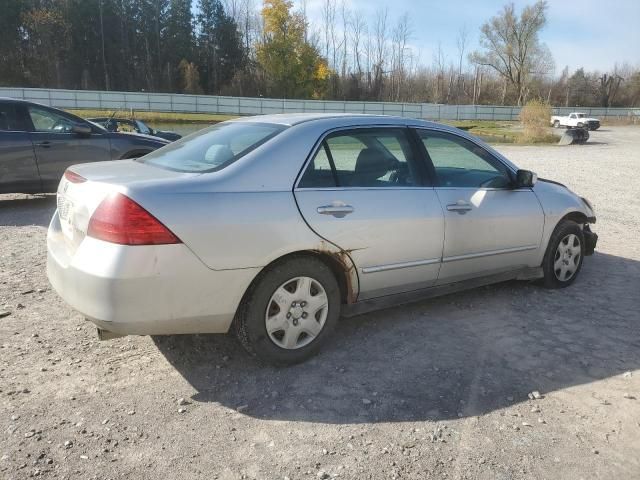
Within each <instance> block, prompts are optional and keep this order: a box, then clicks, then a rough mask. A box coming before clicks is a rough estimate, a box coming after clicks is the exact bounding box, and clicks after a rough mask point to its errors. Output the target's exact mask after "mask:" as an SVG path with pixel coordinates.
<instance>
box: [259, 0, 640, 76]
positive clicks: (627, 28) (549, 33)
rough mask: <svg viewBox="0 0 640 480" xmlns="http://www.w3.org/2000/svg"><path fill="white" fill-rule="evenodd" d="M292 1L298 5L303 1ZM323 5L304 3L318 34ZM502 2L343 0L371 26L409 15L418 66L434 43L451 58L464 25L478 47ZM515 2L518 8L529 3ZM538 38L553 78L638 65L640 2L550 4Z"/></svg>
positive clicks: (558, 0)
mask: <svg viewBox="0 0 640 480" xmlns="http://www.w3.org/2000/svg"><path fill="white" fill-rule="evenodd" d="M257 2H260V0H257ZM294 3H295V4H296V5H297V6H300V5H301V0H294ZM323 3H324V0H307V14H308V16H309V18H310V20H311V22H312V23H314V24H315V25H314V26H315V27H316V28H317V29H318V30H320V26H321V23H320V22H321V19H322V4H323ZM338 3H339V2H338ZM506 3H507V2H505V1H504V0H466V1H464V0H413V1H412V0H393V1H391V0H350V1H347V5H348V8H349V9H350V10H352V11H358V12H361V13H362V14H363V15H364V17H365V18H366V20H367V23H368V24H369V25H372V24H373V18H374V17H375V12H376V10H377V9H379V8H384V7H388V9H389V23H390V24H391V25H394V24H395V22H396V21H397V19H398V17H399V16H400V15H402V14H403V13H404V12H408V13H409V16H410V18H411V30H412V41H411V44H412V47H413V49H414V50H416V51H417V53H419V55H420V59H421V63H431V62H432V59H433V54H434V52H436V51H437V48H438V42H441V44H442V49H443V51H444V53H445V54H446V55H447V57H448V60H453V58H454V57H455V56H456V51H457V50H456V36H457V34H458V31H459V30H460V28H461V27H462V26H463V25H466V28H467V29H468V31H469V42H470V50H473V49H475V48H477V46H478V37H479V32H480V26H481V25H482V23H483V22H485V21H486V20H488V19H489V18H490V17H492V16H494V15H495V14H497V13H498V12H499V11H500V10H501V9H502V7H503V5H505V4H506ZM513 3H515V5H516V8H517V9H518V10H520V9H521V8H522V6H523V5H527V4H531V3H533V0H530V1H520V0H515V1H514V2H513ZM316 22H317V23H316ZM541 39H542V41H543V42H545V43H546V44H547V45H548V46H549V48H550V49H551V52H552V53H553V57H554V60H555V63H556V73H557V74H559V73H560V72H561V71H562V69H563V68H564V66H565V65H568V66H569V68H570V70H572V71H573V70H575V69H576V68H579V67H585V68H586V69H599V70H609V69H611V68H613V65H614V64H615V63H616V62H618V63H623V62H628V63H630V64H632V65H640V0H549V11H548V22H547V26H546V28H545V29H544V31H543V32H542V34H541Z"/></svg>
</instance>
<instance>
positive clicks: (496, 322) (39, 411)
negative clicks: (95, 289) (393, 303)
mask: <svg viewBox="0 0 640 480" xmlns="http://www.w3.org/2000/svg"><path fill="white" fill-rule="evenodd" d="M499 149H500V150H501V151H503V152H504V153H505V154H506V155H507V156H508V157H510V158H511V159H513V160H514V161H515V162H516V163H518V164H519V165H520V166H521V167H524V168H530V169H533V170H535V171H537V172H538V174H539V176H540V177H543V178H544V177H546V178H552V179H555V180H558V181H560V182H563V183H566V184H567V185H568V186H569V187H570V188H572V189H574V190H575V191H577V192H579V193H580V194H582V195H584V196H585V197H587V198H589V199H590V200H591V201H592V203H593V204H594V205H595V208H596V212H597V215H598V223H597V225H596V226H595V228H594V230H595V231H596V232H597V233H598V234H599V235H600V243H599V245H598V251H597V253H596V255H595V256H594V257H590V258H587V260H586V262H585V266H584V268H583V270H582V273H581V276H580V278H579V279H578V280H577V282H576V283H575V285H574V286H573V287H571V288H569V289H566V290H562V291H548V290H543V289H541V288H538V287H536V286H534V285H531V284H528V283H518V282H510V283H504V284H501V285H497V286H492V287H486V288H482V289H479V290H475V291H470V292H467V293H463V294H456V295H452V296H448V297H444V298H440V299H436V300H430V301H424V302H421V303H416V304H413V305H410V306H405V307H402V308H396V309H391V310H386V311H381V312H377V313H374V314H368V315H364V316H361V317H356V318H352V319H348V320H343V321H342V322H341V324H340V325H339V327H338V328H337V331H336V336H335V341H334V342H333V344H332V345H331V346H329V348H326V349H325V350H324V351H323V352H322V354H321V355H320V356H318V357H316V358H314V359H313V360H311V361H309V362H307V363H305V364H303V365H299V366H295V367H291V368H286V369H275V368H271V367H264V366H260V365H258V364H257V363H255V362H254V361H253V360H251V359H250V358H248V357H247V356H246V355H245V353H244V352H243V351H242V350H241V348H240V346H239V344H238V343H237V342H236V341H235V340H234V339H233V338H232V337H227V336H213V335H194V336H174V337H163V338H150V337H128V338H123V339H117V340H113V341H108V342H99V341H98V340H97V338H96V335H95V329H94V328H93V327H92V326H91V324H88V323H85V322H84V321H83V319H82V318H81V317H80V315H78V314H77V313H75V312H73V311H71V310H70V309H69V308H68V307H67V306H66V305H65V304H64V303H63V302H62V301H61V300H60V299H59V298H58V297H57V296H56V294H55V292H53V291H52V290H51V289H50V288H49V286H48V283H47V279H46V275H45V254H46V251H45V234H46V225H47V223H48V220H49V218H50V216H51V214H52V213H53V210H54V208H55V199H54V198H53V197H52V196H46V197H28V198H27V197H24V196H3V197H0V311H2V310H5V311H8V312H10V314H9V315H8V316H6V317H4V318H0V405H1V407H2V408H1V410H0V412H1V413H0V455H1V457H2V458H1V459H0V477H1V478H3V479H4V478H6V479H14V478H15V479H18V478H28V477H32V476H42V477H45V478H74V479H75V478H82V479H89V478H98V479H107V478H113V479H115V478H130V479H152V478H158V479H164V478H167V479H182V478H185V479H191V478H203V479H208V480H210V479H216V478H220V479H240V478H248V479H253V478H256V479H284V478H289V479H291V480H295V479H301V478H333V477H339V478H347V479H367V478H373V479H388V478H419V479H423V478H454V479H457V478H469V479H476V478H477V479H520V478H523V479H542V478H548V479H582V478H584V479H591V478H603V479H612V478H640V238H639V235H640V180H639V179H638V178H639V176H640V128H637V127H603V129H602V130H599V131H597V132H593V133H592V134H591V142H590V143H589V144H588V145H585V146H574V147H557V146H544V147H523V146H505V147H499ZM529 394H531V395H529ZM529 396H531V397H534V398H533V399H531V398H529Z"/></svg>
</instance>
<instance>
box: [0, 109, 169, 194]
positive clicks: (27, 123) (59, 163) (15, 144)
mask: <svg viewBox="0 0 640 480" xmlns="http://www.w3.org/2000/svg"><path fill="white" fill-rule="evenodd" d="M168 143H169V142H168V141H166V140H162V139H159V138H153V137H148V136H145V135H137V134H134V133H114V132H109V131H108V130H106V129H105V128H103V127H101V126H100V125H97V124H94V123H91V122H88V121H86V120H83V119H82V118H80V117H76V116H75V115H72V114H70V113H67V112H65V111H62V110H58V109H57V108H51V107H47V106H45V105H40V104H37V103H32V102H27V101H24V100H15V99H12V98H0V193H40V192H55V191H56V189H57V187H58V183H59V181H60V178H61V177H62V175H63V174H64V171H65V170H66V169H67V167H69V166H70V165H73V164H76V163H86V162H98V161H102V160H118V159H123V158H136V157H141V156H142V155H145V154H147V153H149V152H152V151H153V150H156V149H157V148H160V147H162V146H164V145H167V144H168Z"/></svg>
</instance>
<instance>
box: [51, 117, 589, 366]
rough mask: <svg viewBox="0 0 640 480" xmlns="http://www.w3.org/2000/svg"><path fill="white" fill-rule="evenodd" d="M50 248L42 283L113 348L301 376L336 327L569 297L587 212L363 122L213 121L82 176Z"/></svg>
mask: <svg viewBox="0 0 640 480" xmlns="http://www.w3.org/2000/svg"><path fill="white" fill-rule="evenodd" d="M57 201H58V209H57V211H56V213H55V214H54V216H53V219H52V221H51V225H50V227H49V233H48V238H47V243H48V262H47V270H48V276H49V279H50V281H51V284H52V285H53V286H54V288H55V289H56V290H57V292H58V293H59V294H60V295H61V296H62V297H63V298H64V299H65V300H66V301H67V302H68V303H69V304H70V305H71V306H72V307H73V308H75V309H76V310H78V311H79V312H81V313H82V314H83V315H84V316H85V317H86V318H87V319H89V320H91V321H92V322H94V323H95V324H96V325H97V326H98V333H99V335H100V336H101V338H103V339H106V338H111V337H115V336H120V335H127V334H137V335H158V334H179V333H224V332H227V331H229V330H230V329H233V330H235V332H236V333H237V335H238V338H239V339H240V342H241V343H242V344H243V346H244V347H245V348H246V349H247V350H248V351H249V352H250V353H251V354H253V355H256V356H258V357H259V358H261V359H263V360H266V361H269V362H272V363H277V364H289V363H295V362H299V361H302V360H304V359H306V358H308V357H309V356H311V355H313V354H315V353H316V352H317V351H318V350H319V349H320V347H321V346H322V345H323V344H324V343H325V342H326V341H328V339H329V337H330V334H331V332H332V330H333V329H334V327H335V325H336V323H337V321H338V318H339V317H340V316H341V315H343V316H349V315H354V314H360V313H363V312H366V311H369V310H371V309H375V308H381V307H387V306H391V305H394V304H399V303H406V302H409V301H413V300H416V299H420V298H425V297H430V296H435V295H442V294H447V293H451V292H455V291H459V290H462V289H466V288H470V287H476V286H480V285H486V284H490V283H496V282H501V281H505V280H511V279H521V280H534V279H535V280H539V282H540V283H541V284H542V285H544V286H546V287H548V288H563V287H567V286H569V285H571V284H572V283H573V282H574V280H575V279H576V277H577V276H578V274H579V272H580V268H581V266H582V262H583V259H584V257H585V256H586V255H590V254H592V253H593V251H594V248H595V245H596V241H597V236H596V235H595V234H594V233H592V232H591V229H590V227H589V225H590V224H592V223H594V222H595V214H594V212H593V208H592V207H591V205H590V204H589V202H588V201H587V200H585V199H583V198H581V197H579V196H578V195H576V194H574V193H573V192H571V191H570V190H569V189H567V188H566V187H564V186H563V185H561V184H559V183H556V182H553V181H549V180H541V179H540V180H537V179H536V175H535V174H534V173H533V172H530V171H526V170H519V169H518V168H517V167H516V166H515V165H513V164H512V163H511V162H510V161H509V160H507V159H506V158H504V157H503V156H502V155H500V154H499V153H498V152H496V151H495V150H493V149H492V148H490V147H489V146H487V145H485V144H484V143H483V142H481V141H480V140H478V139H477V138H475V137H472V136H470V135H468V134H466V133H465V132H463V131H460V130H457V129H455V128H451V127H447V126H444V125H440V124H437V123H430V122H425V121H420V120H411V119H405V118H394V117H384V116H373V115H311V114H291V115H273V116H262V117H246V118H242V119H238V120H234V121H229V122H224V123H220V124H218V125H215V126H213V127H210V128H207V129H205V130H202V131H200V132H197V133H195V134H192V135H190V136H188V137H185V138H184V139H182V140H179V141H177V142H175V143H172V144H170V145H167V146H165V147H163V148H161V149H159V150H157V151H155V152H153V153H151V154H149V155H146V156H145V157H142V158H140V159H137V160H121V161H113V162H103V163H91V164H83V165H76V166H74V167H72V168H70V169H69V170H67V172H66V173H65V175H64V177H63V178H62V180H61V182H60V186H59V189H58V199H57Z"/></svg>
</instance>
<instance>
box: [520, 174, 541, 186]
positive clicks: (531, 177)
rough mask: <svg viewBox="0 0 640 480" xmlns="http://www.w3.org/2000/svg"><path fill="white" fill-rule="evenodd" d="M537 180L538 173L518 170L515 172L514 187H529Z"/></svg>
mask: <svg viewBox="0 0 640 480" xmlns="http://www.w3.org/2000/svg"><path fill="white" fill-rule="evenodd" d="M537 181H538V175H536V174H535V173H534V172H531V171H529V170H518V172H517V173H516V188H531V187H533V186H534V185H535V184H536V182H537Z"/></svg>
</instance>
